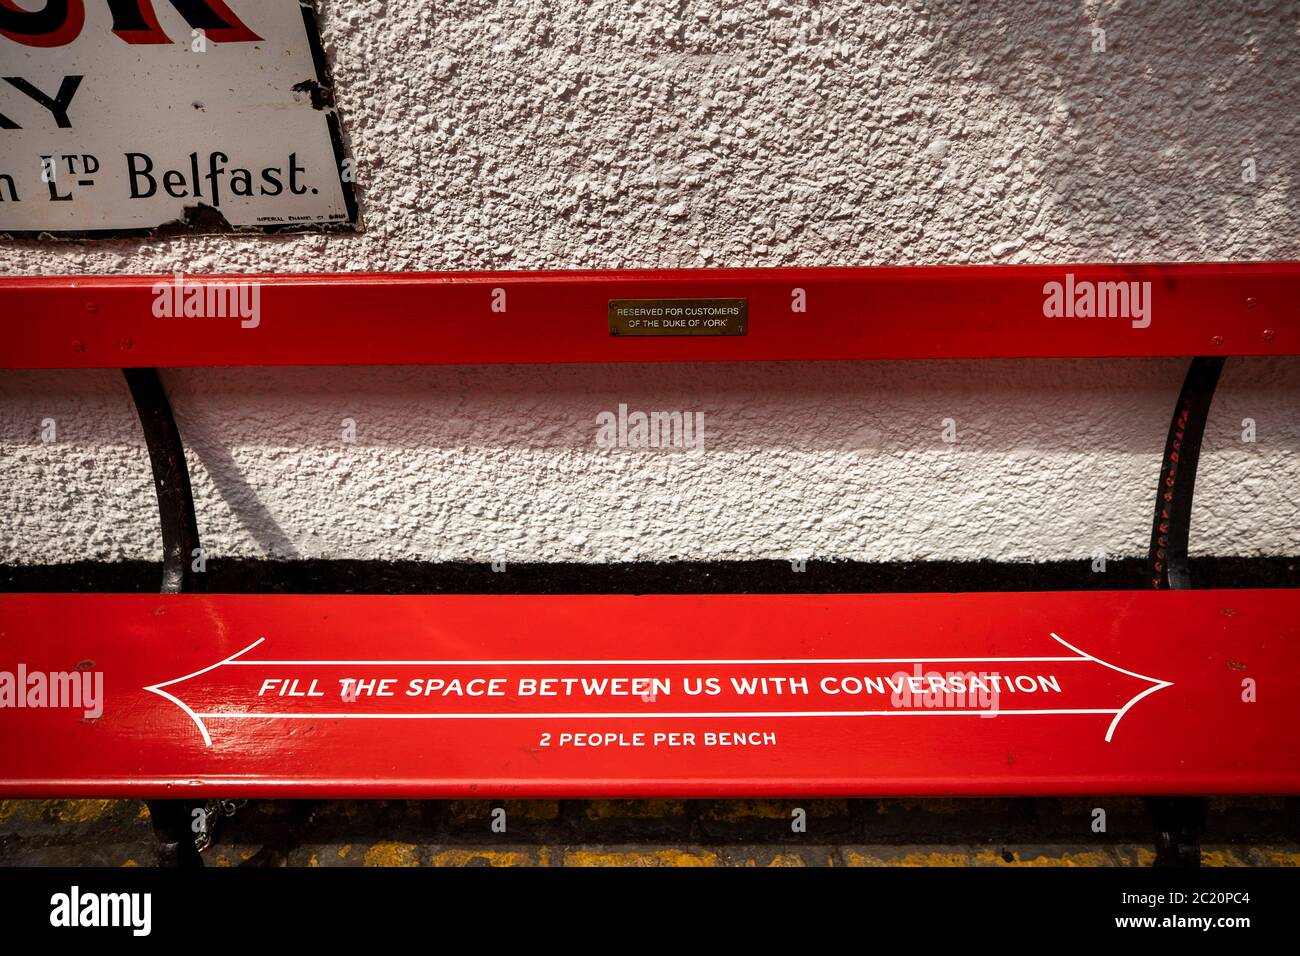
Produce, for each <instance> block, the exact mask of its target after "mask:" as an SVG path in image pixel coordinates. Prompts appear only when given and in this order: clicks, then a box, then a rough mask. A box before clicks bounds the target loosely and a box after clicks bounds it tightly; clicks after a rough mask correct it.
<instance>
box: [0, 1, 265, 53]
mask: <svg viewBox="0 0 1300 956" xmlns="http://www.w3.org/2000/svg"><path fill="white" fill-rule="evenodd" d="M169 2H170V3H171V5H172V6H173V7H175V8H176V12H177V13H179V14H180V15H181V16H182V17H184V18H185V22H186V23H188V24H189V25H190V28H191V29H193V30H202V31H203V35H204V37H205V38H206V39H208V40H211V41H212V42H214V43H255V42H258V41H260V40H261V39H262V37H260V36H258V35H257V34H256V33H254V32H253V31H252V30H250V29H249V28H248V26H247V25H246V24H245V23H244V22H243V21H242V20H241V19H239V17H238V16H236V15H235V13H234V12H233V11H232V10H231V9H230V7H229V6H227V5H226V3H225V0H169ZM108 8H109V12H110V13H111V14H112V16H113V27H112V29H113V33H114V35H116V36H118V37H120V38H121V39H122V40H125V41H126V42H127V43H132V44H159V43H171V42H173V40H172V38H171V37H169V36H168V35H167V32H166V31H165V30H163V28H162V24H161V23H159V22H158V14H157V12H156V11H155V10H154V8H153V0H108ZM85 23H86V8H85V5H84V3H83V0H47V3H46V4H45V7H44V8H43V9H41V10H24V9H22V8H21V7H19V6H18V5H17V4H16V3H15V0H0V36H5V37H8V38H9V39H10V40H13V41H15V42H17V43H22V44H24V45H25V46H36V47H56V46H65V45H67V44H69V43H71V42H72V41H73V40H75V39H76V38H77V37H78V36H80V35H81V30H82V28H83V27H84V26H85Z"/></svg>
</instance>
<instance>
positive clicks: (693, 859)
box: [564, 848, 721, 866]
mask: <svg viewBox="0 0 1300 956" xmlns="http://www.w3.org/2000/svg"><path fill="white" fill-rule="evenodd" d="M564 865H565V866H720V865H721V864H720V862H719V860H718V854H716V853H713V852H711V851H689V850H677V849H672V848H665V849H661V850H651V851H643V850H623V851H608V850H605V851H602V850H570V851H568V852H566V853H565V854H564Z"/></svg>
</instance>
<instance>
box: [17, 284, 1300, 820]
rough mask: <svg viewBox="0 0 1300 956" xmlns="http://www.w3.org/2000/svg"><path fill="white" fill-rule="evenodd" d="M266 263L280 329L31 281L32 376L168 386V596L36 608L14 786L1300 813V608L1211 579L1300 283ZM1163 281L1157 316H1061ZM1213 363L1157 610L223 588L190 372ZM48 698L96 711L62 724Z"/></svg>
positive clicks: (1196, 394) (1149, 307)
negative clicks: (1249, 404) (1202, 569)
mask: <svg viewBox="0 0 1300 956" xmlns="http://www.w3.org/2000/svg"><path fill="white" fill-rule="evenodd" d="M1067 277H1068V278H1067ZM239 279H243V280H248V281H256V282H259V283H260V284H261V285H260V288H259V296H260V315H259V316H258V320H257V322H256V323H255V324H245V323H241V322H240V321H238V319H198V318H191V319H186V318H168V317H159V316H158V315H156V314H155V312H156V310H155V309H154V307H153V305H154V303H155V302H156V301H158V296H159V295H165V294H169V293H167V292H166V284H167V283H170V282H173V280H172V279H170V278H164V279H150V278H124V279H108V278H104V279H100V278H91V279H82V280H71V279H16V280H13V279H11V280H5V281H4V282H3V283H0V321H2V322H3V323H4V329H3V331H4V340H5V342H6V343H7V344H6V346H5V351H4V353H3V358H0V364H2V365H3V366H5V367H10V368H105V367H122V368H126V369H128V370H130V371H128V380H129V382H130V384H131V387H132V393H133V396H134V398H135V400H136V403H137V407H138V409H139V411H140V415H141V420H142V422H143V424H144V427H145V431H146V436H147V438H148V439H149V446H150V454H151V460H152V462H153V466H154V472H155V478H156V483H157V488H158V493H159V504H160V509H161V513H162V519H163V531H164V548H165V552H166V560H165V567H164V573H165V581H164V587H163V590H164V592H168V593H164V594H162V595H159V596H147V595H32V594H27V595H24V594H14V595H5V596H0V704H3V703H4V697H3V691H4V687H5V684H4V677H3V674H4V672H9V673H10V674H11V675H12V676H11V678H10V682H9V686H10V687H11V689H12V691H13V693H14V694H16V695H17V696H12V695H11V697H12V699H11V700H10V702H9V703H8V704H7V705H6V706H4V707H3V708H0V752H3V753H4V754H5V759H4V760H3V762H0V795H4V796H123V795H134V796H139V797H144V798H148V799H151V800H158V799H161V798H173V799H209V798H212V797H214V796H217V795H219V796H221V797H224V798H239V797H269V796H282V797H305V796H316V797H318V796H326V795H337V796H345V795H346V796H364V797H397V796H408V797H417V796H428V797H435V796H480V797H488V796H492V797H496V796H504V795H514V796H542V795H548V796H652V795H674V796H719V795H734V796H741V795H746V796H754V795H795V794H801V795H832V794H834V795H860V796H866V795H939V794H942V795H977V794H978V795H991V794H996V795H1025V796H1031V795H1064V794H1098V795H1102V794H1139V795H1151V796H1156V795H1201V794H1250V793H1254V794H1295V793H1300V760H1297V756H1300V754H1298V752H1297V744H1296V740H1297V730H1300V597H1298V596H1297V592H1296V591H1293V590H1287V589H1272V590H1232V591H1188V590H1187V588H1188V587H1189V585H1190V582H1189V580H1188V573H1187V535H1188V527H1189V519H1190V513H1191V502H1192V489H1193V485H1194V480H1195V472H1196V465H1197V457H1198V450H1199V445H1200V435H1201V431H1202V429H1203V428H1204V424H1205V416H1206V414H1207V412H1208V408H1209V404H1210V400H1211V398H1212V396H1213V390H1214V385H1215V382H1216V381H1217V377H1218V372H1219V368H1220V367H1221V365H1222V362H1223V359H1224V357H1225V356H1228V355H1294V354H1297V353H1300V312H1297V310H1296V308H1295V302H1296V301H1297V299H1298V298H1300V265H1297V264H1295V263H1278V264H1242V265H1213V264H1205V265H1181V266H1132V267H1114V266H1073V267H1070V266H1061V267H1041V266H1036V267H1005V268H978V267H971V268H915V269H844V270H835V269H815V270H762V271H743V270H721V271H708V272H639V273H638V272H630V273H568V274H565V273H558V274H551V275H532V274H507V273H500V274H497V273H494V274H487V275H466V276H462V275H428V276H424V275H403V276H372V275H357V276H330V277H324V276H281V277H227V281H236V280H239ZM187 281H188V282H191V283H197V284H200V285H202V283H204V282H216V281H221V280H215V279H207V280H202V279H191V280H187ZM1053 283H1056V284H1058V285H1057V287H1056V288H1054V287H1053ZM1130 283H1135V284H1136V286H1126V287H1128V288H1133V289H1135V290H1142V291H1140V292H1137V291H1135V296H1136V295H1144V296H1145V303H1144V305H1143V307H1142V309H1141V310H1138V311H1139V312H1145V314H1125V315H1122V316H1115V315H1111V316H1108V317H1106V318H1099V317H1087V316H1079V315H1073V316H1071V315H1069V314H1065V313H1069V312H1071V311H1072V308H1070V307H1065V308H1063V307H1062V305H1061V302H1062V297H1064V300H1065V301H1066V302H1067V303H1070V304H1081V303H1082V302H1083V301H1084V300H1083V299H1082V298H1075V296H1076V295H1080V296H1081V295H1082V293H1081V292H1078V291H1077V290H1081V289H1084V288H1086V287H1088V286H1089V285H1091V287H1092V289H1093V294H1094V295H1096V296H1110V297H1111V303H1110V306H1108V308H1110V307H1113V306H1114V305H1115V303H1117V302H1118V301H1119V299H1118V293H1117V292H1116V290H1117V289H1118V288H1119V286H1120V284H1130ZM1144 284H1145V285H1144ZM1054 296H1055V297H1056V298H1055V299H1054V298H1053V297H1054ZM724 299H725V300H744V303H745V313H744V314H743V316H741V317H740V318H739V319H729V320H728V321H731V322H733V324H732V325H731V326H730V327H728V328H725V329H724V331H725V332H728V333H729V334H718V335H708V336H704V335H680V336H659V335H653V336H650V335H641V334H636V332H635V331H632V332H631V333H630V332H629V327H628V326H627V325H626V321H627V320H626V316H625V315H624V316H615V315H614V314H613V313H614V309H615V307H614V305H613V304H612V303H614V302H628V301H635V300H656V301H659V302H660V303H662V301H663V300H724ZM1093 301H1094V303H1095V302H1097V301H1099V300H1098V299H1096V298H1094V300H1093ZM1132 304H1133V303H1130V305H1132ZM650 308H651V309H653V308H654V306H651V307H650ZM1073 311H1084V310H1083V309H1078V310H1073ZM1094 311H1095V308H1094ZM1112 311H1113V309H1112ZM1130 312H1133V310H1132V309H1130ZM1053 313H1056V314H1053ZM627 314H635V313H632V312H629V313H627ZM701 314H707V313H701ZM736 322H739V323H740V324H739V325H737V324H735V323H736ZM1178 355H1183V356H1200V357H1199V358H1196V359H1195V360H1194V361H1193V363H1192V367H1191V371H1190V372H1189V374H1188V379H1187V382H1186V384H1185V386H1184V389H1183V392H1182V394H1181V395H1180V396H1179V397H1178V400H1177V402H1176V403H1175V407H1174V409H1173V415H1172V423H1171V427H1170V436H1169V441H1168V447H1167V449H1166V453H1165V460H1164V462H1163V463H1162V464H1161V466H1160V467H1159V469H1157V468H1156V466H1155V463H1154V462H1153V468H1152V478H1153V479H1156V478H1157V472H1158V482H1157V487H1156V491H1157V495H1156V500H1155V509H1154V515H1153V531H1152V546H1151V557H1150V569H1151V570H1150V585H1151V588H1150V591H1149V592H1139V591H1125V592H1069V593H996V594H995V593H966V594H906V595H900V594H864V595H715V596H704V595H650V596H641V597H634V596H628V595H586V596H578V595H567V596H566V595H547V596H538V595H506V596H485V595H456V596H446V595H443V596H316V597H310V596H270V595H206V594H199V593H185V592H189V591H197V590H199V589H200V588H201V585H202V581H201V576H198V575H195V574H193V573H192V572H191V570H190V565H189V562H188V555H190V554H191V553H192V552H193V549H194V548H195V547H197V546H198V541H199V538H198V529H197V527H196V523H195V520H194V513H193V503H192V500H191V498H190V490H189V482H188V476H187V473H186V469H185V459H184V451H183V448H182V446H181V444H180V436H179V434H178V432H177V430H176V427H175V423H174V421H173V420H172V417H171V413H170V409H169V407H168V405H167V401H166V396H165V394H164V392H163V390H162V388H161V385H160V383H159V381H158V378H157V376H156V374H155V373H154V372H153V371H152V369H153V368H157V367H177V366H207V365H231V364H241V365H286V364H301V365H338V364H367V363H373V364H395V363H410V364H414V363H493V362H523V363H526V362H608V361H682V360H710V361H744V360H787V359H804V360H808V359H909V358H952V357H963V358H988V357H1041V356H1057V357H1070V356H1074V357H1100V356H1178ZM1171 398H1172V396H1171ZM20 665H21V667H22V670H23V680H22V681H19V679H18V678H19V676H20V675H19V672H18V668H19V666H20ZM33 675H36V676H35V677H33ZM101 678H102V693H100V694H98V695H97V694H96V692H95V681H96V680H99V679H101ZM34 679H35V680H37V684H39V683H40V681H41V679H43V680H44V681H45V687H46V693H47V695H49V696H47V698H46V700H47V702H49V701H56V702H58V701H62V702H63V703H64V704H66V706H62V707H54V708H52V707H49V706H26V705H27V704H29V703H34V701H33V700H31V699H29V697H30V694H31V693H32V688H33V686H34V685H32V683H31V681H32V680H34ZM24 693H26V694H27V695H28V697H22V695H23V694H24ZM56 694H62V695H64V696H63V697H61V698H57V699H56V698H55V695H56ZM75 694H80V696H79V697H76V698H75V699H74V696H73V695H75ZM19 698H22V699H21V700H19ZM83 705H84V706H83ZM152 806H153V807H154V808H155V811H156V812H157V813H158V814H159V815H160V816H162V815H164V814H165V813H166V812H167V808H168V807H174V806H175V805H173V804H163V803H154V804H152ZM185 822H187V821H185ZM170 825H173V826H177V825H179V824H178V820H177V819H175V818H174V819H172V821H171V824H170ZM173 836H175V834H173ZM176 838H177V839H179V837H176ZM1171 839H1172V838H1171Z"/></svg>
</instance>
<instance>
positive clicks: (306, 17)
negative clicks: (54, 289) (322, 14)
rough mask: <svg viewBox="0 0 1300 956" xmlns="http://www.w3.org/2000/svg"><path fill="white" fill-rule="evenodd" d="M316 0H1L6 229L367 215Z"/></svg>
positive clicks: (60, 233) (248, 225)
mask: <svg viewBox="0 0 1300 956" xmlns="http://www.w3.org/2000/svg"><path fill="white" fill-rule="evenodd" d="M352 171H353V163H352V161H351V160H350V159H349V158H347V157H346V156H345V155H344V150H343V141H342V134H341V131H340V127H339V119H338V115H337V113H336V112H335V110H334V95H333V88H332V86H331V83H330V78H329V75H328V73H327V72H326V69H325V60H324V55H323V54H322V52H321V45H320V34H319V31H318V29H317V25H316V14H315V11H314V10H313V8H312V4H311V3H310V2H309V0H115V2H112V3H100V2H94V0H91V2H87V0H46V2H43V3H42V2H36V3H33V2H29V0H19V2H18V3H12V2H7V0H0V238H66V239H72V238H77V239H81V238H112V237H121V236H151V235H158V236H167V235H179V234H204V233H219V232H319V231H329V232H339V231H352V230H355V229H356V227H357V207H356V199H355V197H354V194H353V188H352V178H353V177H352Z"/></svg>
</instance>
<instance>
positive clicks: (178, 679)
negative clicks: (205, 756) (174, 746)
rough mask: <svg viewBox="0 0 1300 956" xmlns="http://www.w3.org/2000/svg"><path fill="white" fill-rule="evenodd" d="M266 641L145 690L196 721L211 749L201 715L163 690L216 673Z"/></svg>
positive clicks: (260, 640) (204, 742)
mask: <svg viewBox="0 0 1300 956" xmlns="http://www.w3.org/2000/svg"><path fill="white" fill-rule="evenodd" d="M264 640H266V638H265V637H259V638H258V639H257V640H255V641H254V642H253V643H252V644H249V645H248V646H247V647H245V648H244V649H243V650H242V651H236V652H235V653H234V654H231V655H230V656H229V657H227V658H225V659H224V660H220V661H217V662H216V663H215V664H210V665H208V666H207V667H205V668H203V669H202V670H197V671H195V672H194V673H192V674H186V675H185V676H184V677H175V678H172V679H171V680H167V681H163V682H162V683H161V684H154V685H153V686H151V687H146V688H145V690H147V691H149V692H150V693H151V694H157V695H158V696H159V697H162V698H163V699H165V700H170V701H171V702H172V703H173V704H175V705H176V706H177V707H179V708H180V709H181V710H183V711H185V713H186V714H188V715H189V718H190V720H192V721H194V725H195V726H196V727H198V728H199V733H201V734H202V735H203V744H204V746H207V747H211V746H212V735H211V734H209V733H208V728H207V726H206V725H204V723H203V721H202V720H200V719H199V715H198V714H196V713H194V710H193V709H192V708H191V707H190V706H189V705H188V704H187V703H185V701H183V700H181V699H180V698H179V697H177V696H175V695H174V694H169V693H168V692H167V691H165V690H163V688H164V687H171V686H172V685H173V684H180V683H183V682H184V681H187V680H189V679H190V678H192V677H198V676H199V675H200V674H206V673H207V672H208V671H214V670H216V669H217V668H218V667H220V666H221V665H222V664H229V663H230V662H231V661H233V660H235V659H236V658H238V657H242V656H244V655H245V654H247V653H248V652H249V651H251V650H252V649H253V648H255V647H256V646H257V645H258V644H261V643H262V642H263V641H264Z"/></svg>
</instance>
